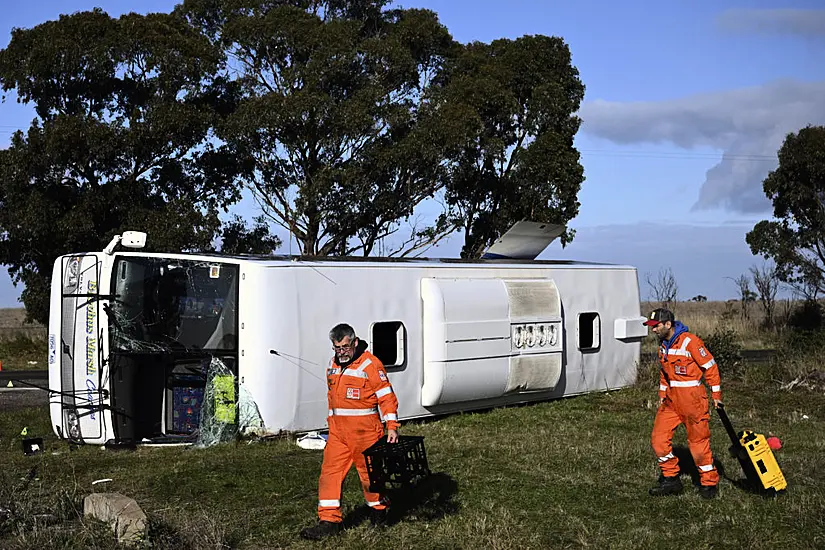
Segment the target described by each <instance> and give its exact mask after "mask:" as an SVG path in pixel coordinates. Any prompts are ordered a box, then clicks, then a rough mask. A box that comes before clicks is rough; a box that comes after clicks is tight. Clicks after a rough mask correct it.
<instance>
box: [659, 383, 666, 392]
mask: <svg viewBox="0 0 825 550" xmlns="http://www.w3.org/2000/svg"><path fill="white" fill-rule="evenodd" d="M659 391H667V386H663V385H662V384H659Z"/></svg>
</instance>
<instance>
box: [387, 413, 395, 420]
mask: <svg viewBox="0 0 825 550" xmlns="http://www.w3.org/2000/svg"><path fill="white" fill-rule="evenodd" d="M384 420H395V421H398V415H397V414H395V413H389V414H386V415H384Z"/></svg>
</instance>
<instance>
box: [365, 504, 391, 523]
mask: <svg viewBox="0 0 825 550" xmlns="http://www.w3.org/2000/svg"><path fill="white" fill-rule="evenodd" d="M388 513H389V508H384V509H383V510H376V509H375V508H373V509H371V510H370V524H372V526H373V527H385V526H386V525H387V514H388Z"/></svg>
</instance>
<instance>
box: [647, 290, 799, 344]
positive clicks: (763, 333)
mask: <svg viewBox="0 0 825 550" xmlns="http://www.w3.org/2000/svg"><path fill="white" fill-rule="evenodd" d="M659 305H660V304H658V303H654V302H642V314H643V315H646V314H647V313H648V312H650V311H651V310H652V309H654V308H657V307H659ZM795 305H796V303H794V302H791V301H788V300H782V301H779V302H777V305H776V311H775V313H774V316H775V318H776V319H777V326H778V328H775V329H773V330H765V329H764V328H763V325H764V321H765V315H764V312H763V310H762V308H761V307H760V305H759V304H758V303H752V304H749V307H748V309H747V314H744V313H743V311H742V307H741V304H740V303H739V302H737V301H733V300H731V301H727V302H675V303H673V304H671V305H670V309H671V310H672V311H673V313H674V314H675V315H676V319H678V320H679V321H681V322H682V323H684V324H685V325H687V326H688V327H689V329H690V331H691V332H693V333H694V334H698V335H699V336H701V337H704V338H706V337H707V336H709V335H711V334H713V333H714V332H718V331H722V330H732V331H734V332H735V333H736V335H737V340H738V343H739V345H741V347H742V348H743V349H771V348H773V347H775V345H776V341H777V337H778V336H779V335H780V334H781V333H782V331H783V328H782V327H783V326H784V325H785V323H787V319H788V317H789V316H790V313H791V311H792V308H793V307H794V306H795ZM655 348H656V342H655V340H654V339H653V338H652V337H651V338H648V339H646V340H645V342H644V343H643V350H644V351H653V350H655Z"/></svg>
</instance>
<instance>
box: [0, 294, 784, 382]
mask: <svg viewBox="0 0 825 550" xmlns="http://www.w3.org/2000/svg"><path fill="white" fill-rule="evenodd" d="M657 306H658V304H655V303H650V302H642V303H641V304H640V311H641V313H642V315H646V314H647V313H648V312H649V311H650V310H651V309H653V308H655V307H657ZM791 306H792V304H791V303H790V302H784V301H783V302H779V303H778V304H777V307H776V316H777V318H778V319H779V320H780V321H783V320H784V319H786V318H787V316H788V314H789V312H790V309H791ZM672 309H673V311H674V313H675V314H676V317H677V319H679V320H681V321H682V322H684V323H685V324H686V325H688V327H689V328H690V330H691V332H695V333H698V334H700V335H701V336H703V337H706V336H708V335H710V334H712V333H714V332H715V331H717V330H732V331H734V332H735V335H736V340H737V342H738V343H739V345H740V346H741V347H742V348H744V349H768V348H772V347H774V344H775V338H776V335H777V333H776V332H771V331H764V330H762V328H761V323H762V321H763V318H764V316H763V314H762V310H761V308H760V307H759V305H758V304H755V303H754V304H751V305H750V307H749V309H748V316H747V317H745V316H743V314H742V311H741V307H740V304H739V303H736V302H703V303H698V302H676V303H674V304H673V305H672ZM25 318H26V310H25V309H23V308H5V309H0V361H2V366H3V368H4V369H20V368H24V369H25V368H30V369H31V368H34V369H41V368H45V360H46V353H47V349H46V332H47V329H46V327H45V326H43V325H41V324H38V323H35V324H32V323H25V322H24V321H25ZM655 348H656V341H655V339H654V338H653V337H648V338H646V339H645V340H644V341H643V342H642V350H643V351H645V352H649V351H654V350H655ZM31 361H37V363H36V364H31Z"/></svg>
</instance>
